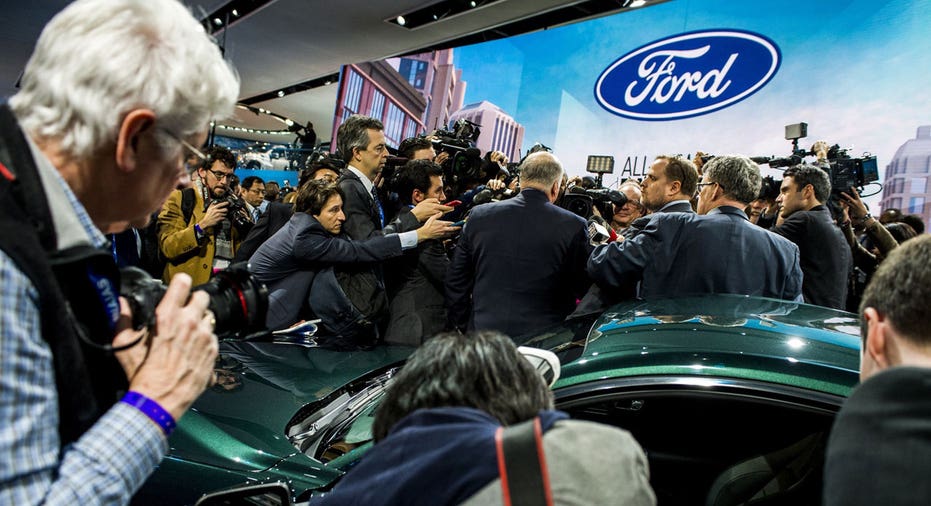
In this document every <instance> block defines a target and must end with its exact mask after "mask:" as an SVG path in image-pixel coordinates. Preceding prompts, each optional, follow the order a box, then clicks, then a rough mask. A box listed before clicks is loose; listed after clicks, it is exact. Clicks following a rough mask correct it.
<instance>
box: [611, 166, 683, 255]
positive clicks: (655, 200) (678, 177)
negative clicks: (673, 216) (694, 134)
mask: <svg viewBox="0 0 931 506" xmlns="http://www.w3.org/2000/svg"><path fill="white" fill-rule="evenodd" d="M640 188H641V190H642V191H643V196H642V197H640V203H641V204H643V207H645V208H647V209H648V210H649V211H650V212H651V213H653V214H649V215H647V216H642V217H640V218H637V219H636V220H634V222H633V223H631V225H630V227H628V228H627V229H626V230H625V231H624V233H623V234H622V235H623V236H624V238H626V239H630V238H631V237H633V236H635V235H637V234H638V233H640V231H641V230H643V229H644V228H645V227H646V226H647V223H649V222H650V218H652V217H653V215H655V214H659V213H693V212H695V211H693V210H692V204H691V202H690V201H691V199H692V197H693V196H694V195H695V190H696V189H697V188H698V169H696V168H695V165H694V164H693V163H692V162H690V161H688V160H687V159H685V158H682V157H681V156H667V155H661V156H657V157H656V160H654V161H653V165H651V166H650V168H649V169H647V173H646V176H645V177H644V178H643V182H642V183H640Z"/></svg>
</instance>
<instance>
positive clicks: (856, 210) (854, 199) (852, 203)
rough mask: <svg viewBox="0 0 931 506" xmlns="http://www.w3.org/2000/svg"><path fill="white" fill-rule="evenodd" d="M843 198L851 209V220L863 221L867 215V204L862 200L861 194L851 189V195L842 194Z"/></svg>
mask: <svg viewBox="0 0 931 506" xmlns="http://www.w3.org/2000/svg"><path fill="white" fill-rule="evenodd" d="M841 197H843V199H844V203H845V204H847V205H848V206H849V207H850V218H851V219H854V220H862V219H863V218H864V217H865V216H866V215H867V212H868V211H867V210H866V204H864V203H863V201H862V200H861V199H860V194H859V193H857V189H856V188H853V187H851V188H850V193H847V192H841Z"/></svg>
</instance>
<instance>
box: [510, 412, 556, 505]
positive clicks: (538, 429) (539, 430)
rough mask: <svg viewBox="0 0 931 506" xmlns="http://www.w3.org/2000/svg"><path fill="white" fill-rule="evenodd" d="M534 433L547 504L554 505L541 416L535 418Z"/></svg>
mask: <svg viewBox="0 0 931 506" xmlns="http://www.w3.org/2000/svg"><path fill="white" fill-rule="evenodd" d="M499 430H500V429H499ZM533 435H534V439H536V440H537V455H538V456H539V458H540V475H541V476H542V477H543V489H544V490H545V491H546V506H553V491H552V490H551V489H550V473H549V472H547V469H546V452H544V451H543V426H542V425H540V417H539V416H538V417H536V418H534V419H533Z"/></svg>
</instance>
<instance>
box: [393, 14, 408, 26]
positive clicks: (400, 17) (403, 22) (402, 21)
mask: <svg viewBox="0 0 931 506" xmlns="http://www.w3.org/2000/svg"><path fill="white" fill-rule="evenodd" d="M395 21H397V22H398V24H399V25H401V26H404V25H405V24H406V23H407V20H406V19H404V16H398V18H397V19H396V20H395Z"/></svg>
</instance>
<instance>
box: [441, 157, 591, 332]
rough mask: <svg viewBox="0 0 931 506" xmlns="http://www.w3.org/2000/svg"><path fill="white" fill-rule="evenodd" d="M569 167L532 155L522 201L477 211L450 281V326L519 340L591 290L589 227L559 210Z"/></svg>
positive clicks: (455, 257) (523, 178)
mask: <svg viewBox="0 0 931 506" xmlns="http://www.w3.org/2000/svg"><path fill="white" fill-rule="evenodd" d="M563 173H564V172H563V168H562V165H560V163H559V160H558V159H557V158H556V157H555V156H553V155H552V154H550V153H547V152H538V153H533V154H531V155H530V156H528V157H527V158H526V159H525V160H524V162H523V164H521V169H520V186H521V192H520V194H519V195H518V196H516V197H514V198H512V199H509V200H503V201H500V202H493V203H488V204H483V205H480V206H477V207H475V208H474V209H472V213H471V215H470V216H469V218H468V221H467V222H466V225H465V227H463V229H462V236H461V237H460V238H459V242H458V244H457V247H456V251H455V253H454V254H453V260H452V263H451V264H450V267H449V271H448V272H447V275H446V302H447V306H448V311H449V320H450V324H451V325H452V326H454V327H456V328H458V329H460V330H462V329H465V328H469V329H478V330H498V331H500V332H503V333H505V334H508V335H511V336H515V335H520V334H523V333H526V332H532V331H535V330H539V329H540V328H542V327H545V326H547V325H550V324H553V323H556V322H560V321H562V320H563V319H564V318H565V317H566V315H568V314H569V313H570V312H572V310H573V309H574V308H575V302H576V300H577V299H578V298H579V297H581V296H582V295H583V294H584V293H585V290H586V289H587V288H588V285H589V284H590V281H589V279H588V276H586V275H585V259H586V258H588V255H589V252H590V251H591V246H590V243H589V240H588V232H587V228H586V222H585V220H584V219H582V218H581V217H579V216H577V215H575V214H573V213H571V212H569V211H567V210H565V209H562V208H560V207H557V206H555V205H553V202H554V201H555V200H556V198H557V197H558V196H559V191H560V187H561V185H562V180H563Z"/></svg>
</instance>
